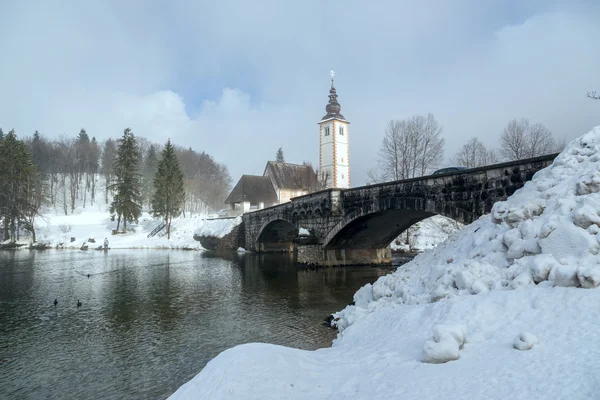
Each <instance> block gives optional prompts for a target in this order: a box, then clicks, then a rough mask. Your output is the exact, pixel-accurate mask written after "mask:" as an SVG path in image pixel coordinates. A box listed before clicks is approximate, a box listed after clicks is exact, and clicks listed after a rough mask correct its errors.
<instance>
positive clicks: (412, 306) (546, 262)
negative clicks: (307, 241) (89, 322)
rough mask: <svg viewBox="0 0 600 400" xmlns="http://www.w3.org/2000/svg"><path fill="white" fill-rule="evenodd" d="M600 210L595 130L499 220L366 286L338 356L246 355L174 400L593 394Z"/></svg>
mask: <svg viewBox="0 0 600 400" xmlns="http://www.w3.org/2000/svg"><path fill="white" fill-rule="evenodd" d="M599 213H600V127H598V128H595V129H594V130H593V131H591V132H590V133H588V134H586V135H583V136H582V137H580V138H579V139H577V140H575V141H573V142H572V143H570V144H569V145H568V146H567V148H566V149H565V150H564V151H563V152H562V153H561V154H560V155H559V156H558V157H557V159H556V160H555V162H554V163H553V164H552V165H551V166H550V167H548V168H546V169H544V170H543V171H540V172H538V173H537V174H536V175H535V177H534V179H533V180H532V181H531V182H528V183H527V184H526V185H525V186H524V187H523V188H522V189H521V190H519V191H517V192H516V193H515V194H514V195H513V196H512V197H511V198H510V199H508V200H507V201H506V202H501V203H497V204H496V205H495V206H494V208H493V212H492V214H491V215H488V216H484V217H482V218H480V219H479V220H478V221H476V222H474V223H473V224H471V225H469V226H468V227H466V228H465V229H463V230H461V231H460V232H458V233H457V234H456V235H455V236H454V237H453V238H452V239H450V240H448V241H446V242H445V243H443V244H442V245H440V246H438V247H437V248H435V249H433V250H431V251H429V252H426V253H423V254H421V255H419V256H417V257H416V258H415V259H414V260H413V261H412V262H410V263H408V264H405V265H403V266H402V267H400V268H399V269H398V270H397V271H396V272H394V273H393V274H391V275H387V276H384V277H382V278H380V279H379V280H378V281H377V282H375V284H373V285H370V284H368V285H366V286H364V287H363V288H361V289H360V290H359V291H358V292H357V293H356V295H355V296H354V299H355V305H352V306H348V307H347V308H346V309H344V310H342V311H341V312H339V313H337V314H336V315H335V317H336V318H337V320H338V326H339V328H340V333H339V335H338V338H337V339H336V340H335V341H334V345H333V347H332V348H326V349H320V350H317V351H314V352H310V351H301V350H296V349H290V348H284V347H280V346H274V345H267V344H248V345H242V346H238V347H235V348H233V349H230V350H228V351H225V352H223V353H221V354H220V355H219V356H218V357H216V358H215V359H214V360H212V361H211V362H210V363H209V364H208V365H207V366H206V367H205V368H204V370H203V371H202V372H201V373H200V374H199V375H197V376H196V377H195V378H194V379H192V380H191V381H190V382H188V383H187V384H185V385H184V386H182V387H181V388H180V389H179V391H178V392H176V393H175V394H174V395H173V396H172V398H173V399H191V398H210V399H230V398H245V399H279V398H288V399H306V398H311V399H329V398H336V399H397V398H408V399H420V400H427V399H438V398H452V399H484V398H485V399H507V398H510V399H564V398H569V399H590V398H597V397H598V392H597V390H598V387H597V376H596V375H597V371H598V369H599V368H600V358H599V357H598V355H599V354H600V344H598V343H599V342H598V335H599V334H598V332H600V308H598V307H597V305H598V304H600V290H596V289H592V288H596V287H597V286H598V285H600V267H599V262H600V256H599V254H598V253H599V250H600V246H599V242H600V215H599Z"/></svg>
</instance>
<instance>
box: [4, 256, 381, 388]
mask: <svg viewBox="0 0 600 400" xmlns="http://www.w3.org/2000/svg"><path fill="white" fill-rule="evenodd" d="M389 272H391V269H385V268H364V267H362V268H348V267H346V268H328V269H319V270H316V271H307V270H300V269H298V268H296V266H295V264H294V263H293V260H292V259H291V257H290V256H289V255H251V254H244V255H239V256H238V255H232V256H231V258H230V259H223V258H216V257H213V256H211V255H208V254H207V253H200V252H183V251H160V250H148V251H140V250H136V251H111V252H108V253H104V252H95V251H88V252H77V251H46V252H34V251H27V250H21V251H16V252H10V251H0V398H2V399H5V398H8V399H11V398H15V399H138V398H139V399H163V398H165V397H167V396H168V395H169V394H171V393H172V392H174V391H175V390H176V389H177V388H178V387H179V386H181V385H182V384H183V383H185V382H187V381H188V380H189V379H191V378H192V377H193V376H195V375H196V374H197V373H198V372H199V371H200V370H201V369H202V368H203V367H204V365H206V363H207V362H208V361H209V360H210V359H212V358H213V357H215V356H216V355H217V354H218V353H219V352H221V351H223V350H225V349H227V348H230V347H232V346H235V345H237V344H242V343H248V342H266V343H275V344H281V345H285V346H291V347H296V348H301V349H308V350H312V349H317V348H320V347H328V346H330V345H331V341H332V340H333V339H334V337H335V332H333V331H331V330H329V329H327V328H326V327H323V326H322V325H321V323H322V321H323V318H324V317H325V316H327V315H328V314H330V313H331V312H334V311H337V310H340V309H342V308H343V307H345V306H346V305H347V304H348V303H349V302H351V301H352V296H353V295H354V293H355V292H356V290H357V289H358V288H359V287H361V286H363V285H365V284H366V283H369V282H373V281H375V280H376V279H377V278H378V277H379V276H381V275H385V274H387V273H389ZM87 274H90V277H88V276H87ZM55 298H57V299H58V305H57V306H56V307H55V306H54V304H53V301H54V299H55ZM77 300H81V302H82V307H81V308H79V309H78V308H77V306H76V305H77Z"/></svg>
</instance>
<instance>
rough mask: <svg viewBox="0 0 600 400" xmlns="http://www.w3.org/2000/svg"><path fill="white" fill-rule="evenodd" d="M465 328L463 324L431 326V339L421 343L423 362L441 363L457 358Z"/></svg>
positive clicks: (463, 338)
mask: <svg viewBox="0 0 600 400" xmlns="http://www.w3.org/2000/svg"><path fill="white" fill-rule="evenodd" d="M466 333H467V329H466V328H465V326H464V325H458V324H457V325H436V326H434V327H433V340H428V341H426V342H425V344H424V345H423V351H422V352H421V355H422V359H423V362H426V363H430V364H441V363H445V362H448V361H454V360H458V358H459V352H460V349H461V348H462V346H463V344H464V342H465V336H466Z"/></svg>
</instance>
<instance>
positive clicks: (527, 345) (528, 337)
mask: <svg viewBox="0 0 600 400" xmlns="http://www.w3.org/2000/svg"><path fill="white" fill-rule="evenodd" d="M538 343H539V342H538V338H537V336H535V335H534V334H533V333H529V332H521V333H520V334H519V335H517V337H516V338H515V342H514V344H513V347H514V348H515V349H517V350H531V349H532V348H533V346H535V345H536V344H538Z"/></svg>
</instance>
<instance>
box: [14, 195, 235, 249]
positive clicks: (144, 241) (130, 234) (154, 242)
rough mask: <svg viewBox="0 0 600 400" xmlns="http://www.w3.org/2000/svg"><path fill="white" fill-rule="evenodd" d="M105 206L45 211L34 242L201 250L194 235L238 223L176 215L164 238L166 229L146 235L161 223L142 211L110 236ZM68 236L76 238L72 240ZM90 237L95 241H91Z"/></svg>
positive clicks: (218, 233)
mask: <svg viewBox="0 0 600 400" xmlns="http://www.w3.org/2000/svg"><path fill="white" fill-rule="evenodd" d="M105 208H106V206H104V205H96V206H88V207H87V208H85V209H83V208H78V209H76V210H75V212H74V213H73V214H69V215H56V214H54V213H46V214H44V215H43V216H42V217H40V218H38V219H37V221H36V230H37V241H38V243H43V244H45V245H47V246H49V247H52V248H56V247H59V248H65V249H79V248H81V246H82V244H84V243H87V246H88V249H90V250H92V249H94V248H96V247H98V246H102V244H103V242H104V238H107V239H108V241H109V247H110V248H111V249H186V250H202V246H201V245H200V242H198V241H196V240H194V234H198V235H202V234H210V235H213V236H215V237H222V236H224V235H226V234H227V233H229V232H230V231H231V230H232V229H233V227H234V226H236V225H237V224H239V223H240V221H239V218H237V219H211V218H207V216H206V215H197V216H193V217H187V218H186V217H183V216H182V217H179V218H176V219H174V220H173V222H172V226H171V238H170V239H167V236H166V233H165V230H164V229H163V230H162V231H161V232H159V233H158V234H156V235H155V236H153V237H148V234H149V233H150V232H152V230H153V229H154V228H156V227H157V226H158V225H160V224H161V221H160V220H159V219H156V218H153V217H152V216H151V215H150V214H148V213H147V212H144V213H143V214H142V216H141V217H140V219H139V221H138V223H137V224H129V223H128V225H127V233H126V234H118V235H112V230H113V229H115V228H116V226H117V222H116V221H111V220H110V215H109V213H108V211H107V210H105ZM71 238H75V240H74V241H71ZM30 239H31V238H30V237H24V238H23V240H22V241H21V243H29V241H30ZM90 239H92V240H94V241H95V243H92V242H90V241H89V240H90Z"/></svg>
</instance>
